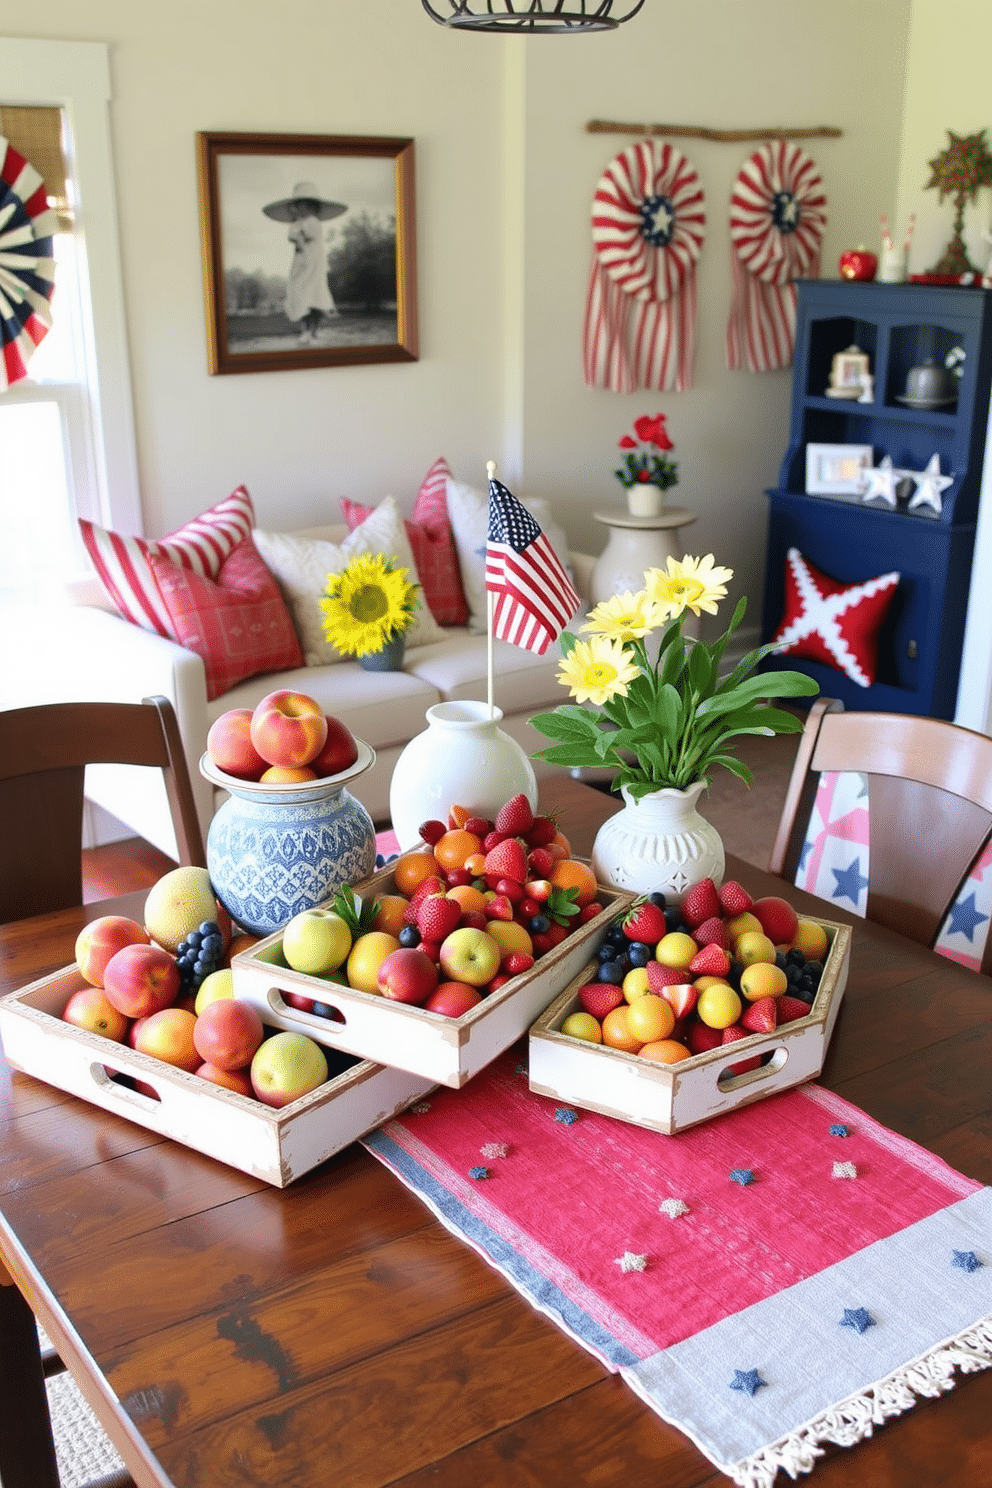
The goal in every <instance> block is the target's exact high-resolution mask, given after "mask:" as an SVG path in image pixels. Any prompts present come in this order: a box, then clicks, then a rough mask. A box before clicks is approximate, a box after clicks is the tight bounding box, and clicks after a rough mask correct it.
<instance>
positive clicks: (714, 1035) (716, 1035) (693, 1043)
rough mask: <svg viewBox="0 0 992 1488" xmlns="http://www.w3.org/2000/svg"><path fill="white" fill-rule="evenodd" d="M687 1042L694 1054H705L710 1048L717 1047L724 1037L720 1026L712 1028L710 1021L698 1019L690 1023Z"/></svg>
mask: <svg viewBox="0 0 992 1488" xmlns="http://www.w3.org/2000/svg"><path fill="white" fill-rule="evenodd" d="M686 1042H687V1043H688V1045H689V1048H690V1049H691V1050H692V1052H693V1054H705V1053H706V1052H707V1050H708V1049H716V1048H717V1047H718V1046H719V1045H720V1044H721V1043H722V1042H723V1039H722V1037H721V1034H720V1030H719V1028H711V1027H710V1026H709V1024H708V1023H700V1022H699V1021H698V1020H697V1021H696V1022H695V1023H692V1024H691V1025H690V1027H689V1035H688V1038H687V1039H686Z"/></svg>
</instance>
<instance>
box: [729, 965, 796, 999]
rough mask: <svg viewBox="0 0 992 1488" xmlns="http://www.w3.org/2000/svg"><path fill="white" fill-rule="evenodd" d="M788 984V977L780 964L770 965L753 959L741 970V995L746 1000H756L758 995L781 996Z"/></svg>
mask: <svg viewBox="0 0 992 1488" xmlns="http://www.w3.org/2000/svg"><path fill="white" fill-rule="evenodd" d="M788 986H789V979H788V977H787V976H786V974H785V972H784V971H783V970H782V968H781V966H772V965H770V964H769V962H767V961H754V962H752V963H751V965H750V966H745V968H744V970H743V971H742V972H741V996H742V997H746V998H747V1000H748V1002H757V1001H758V999H759V997H781V996H782V994H783V992H785V991H786V990H787V989H788Z"/></svg>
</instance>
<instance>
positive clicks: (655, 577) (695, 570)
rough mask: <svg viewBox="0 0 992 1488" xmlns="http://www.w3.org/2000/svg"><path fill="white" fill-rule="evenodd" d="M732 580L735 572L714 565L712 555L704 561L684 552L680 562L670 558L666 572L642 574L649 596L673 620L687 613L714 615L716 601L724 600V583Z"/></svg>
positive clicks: (650, 571)
mask: <svg viewBox="0 0 992 1488" xmlns="http://www.w3.org/2000/svg"><path fill="white" fill-rule="evenodd" d="M733 577H734V570H733V569H732V568H720V567H719V566H718V565H717V564H715V563H714V562H713V554H712V553H707V554H706V556H705V557H704V558H690V556H689V555H688V553H687V554H686V556H685V557H684V558H683V559H682V561H681V563H680V562H679V560H678V559H677V558H669V559H668V572H667V573H666V572H665V570H664V569H663V568H649V569H648V571H647V573H646V574H645V575H644V579H645V587H646V589H647V593H648V595H649V597H650V598H651V599H653V600H654V601H655V602H656V603H657V604H659V605H661V606H662V608H663V609H664V611H665V614H666V615H667V616H668V617H669V618H671V619H673V620H674V619H677V618H678V616H679V615H681V614H683V613H684V612H685V611H686V610H691V611H692V613H693V614H694V615H699V614H700V613H701V612H702V611H703V610H705V611H706V613H707V614H708V615H715V614H716V611H717V600H719V599H726V597H727V584H728V583H729V582H730V580H731V579H732V578H733Z"/></svg>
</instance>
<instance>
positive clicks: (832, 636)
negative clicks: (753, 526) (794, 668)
mask: <svg viewBox="0 0 992 1488" xmlns="http://www.w3.org/2000/svg"><path fill="white" fill-rule="evenodd" d="M898 583H899V574H897V573H887V574H879V575H878V577H877V578H875V579H866V580H865V581H864V583H863V584H841V583H839V582H838V581H837V580H836V579H830V578H828V577H827V575H826V574H822V573H820V571H819V569H816V568H814V567H813V565H812V563H810V561H809V559H808V558H804V557H803V555H802V553H800V551H799V549H798V548H790V549H789V551H788V554H787V555H786V560H785V614H784V615H783V616H782V620H781V623H780V624H779V627H778V630H777V631H776V632H775V634H774V636H773V637H772V640H773V641H774V642H775V643H776V644H775V649H776V654H777V655H780V656H805V657H806V658H807V660H809V661H821V662H823V663H824V664H825V665H826V666H830V667H834V668H836V670H837V671H839V672H843V673H844V675H845V676H847V677H850V679H851V681H852V682H856V683H857V684H858V686H859V687H870V686H871V684H872V683H873V682H874V680H875V673H876V670H877V667H878V629H879V626H880V625H881V623H882V621H883V620H884V619H885V615H886V613H887V611H888V608H889V605H890V604H891V603H892V599H893V596H894V594H895V592H896V587H897V585H898Z"/></svg>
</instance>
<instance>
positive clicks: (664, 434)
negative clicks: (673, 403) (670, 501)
mask: <svg viewBox="0 0 992 1488" xmlns="http://www.w3.org/2000/svg"><path fill="white" fill-rule="evenodd" d="M635 436H636V437H635ZM618 444H619V448H620V449H622V450H623V452H624V453H623V457H622V460H621V463H620V468H619V469H618V470H615V471H614V474H615V476H616V478H617V480H618V481H619V482H620V484H621V485H622V486H624V487H625V488H626V491H627V506H628V509H629V510H630V513H631V515H632V516H637V517H657V516H660V515H661V513H662V512H663V511H664V510H665V492H666V491H667V490H668V488H669V487H670V486H674V485H675V483H676V482H677V480H678V478H679V467H678V466H677V465H676V463H675V461H674V460H671V459H669V457H668V451H669V450H673V449H674V448H675V445H674V444H673V443H672V440H671V439H670V438H669V435H668V430H667V429H666V428H665V415H664V414H663V413H656V414H655V415H654V417H653V418H652V417H650V416H648V415H647V414H644V415H642V417H641V418H637V419H635V420H634V434H633V435H630V434H625V435H624V436H623V438H622V439H620V440H619V441H618Z"/></svg>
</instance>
